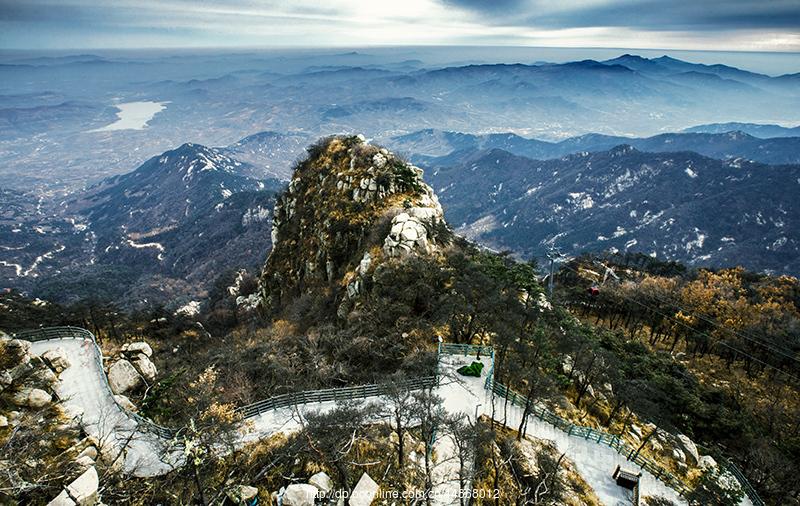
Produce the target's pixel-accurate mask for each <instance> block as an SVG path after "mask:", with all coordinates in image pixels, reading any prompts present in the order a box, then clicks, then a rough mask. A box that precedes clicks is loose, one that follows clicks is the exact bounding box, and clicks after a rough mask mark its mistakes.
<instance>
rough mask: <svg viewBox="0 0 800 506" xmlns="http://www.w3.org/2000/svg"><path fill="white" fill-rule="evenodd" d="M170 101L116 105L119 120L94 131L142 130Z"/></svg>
mask: <svg viewBox="0 0 800 506" xmlns="http://www.w3.org/2000/svg"><path fill="white" fill-rule="evenodd" d="M168 103H169V102H126V103H124V104H117V105H115V106H114V107H116V108H117V109H119V112H118V113H117V121H115V122H114V123H111V124H110V125H106V126H104V127H102V128H97V129H95V130H91V131H92V132H110V131H113V130H142V129H144V128H145V127H146V126H147V123H149V122H150V120H151V119H153V116H155V115H156V114H158V113H160V112H161V111H163V110H164V109H166V108H167V105H166V104H168Z"/></svg>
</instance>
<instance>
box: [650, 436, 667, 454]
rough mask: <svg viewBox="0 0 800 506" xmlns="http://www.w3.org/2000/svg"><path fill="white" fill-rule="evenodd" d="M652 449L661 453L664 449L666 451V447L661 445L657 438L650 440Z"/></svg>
mask: <svg viewBox="0 0 800 506" xmlns="http://www.w3.org/2000/svg"><path fill="white" fill-rule="evenodd" d="M650 449H651V450H653V451H654V452H656V453H661V452H662V451H664V447H663V446H661V443H659V442H658V441H656V440H655V439H653V440H651V441H650Z"/></svg>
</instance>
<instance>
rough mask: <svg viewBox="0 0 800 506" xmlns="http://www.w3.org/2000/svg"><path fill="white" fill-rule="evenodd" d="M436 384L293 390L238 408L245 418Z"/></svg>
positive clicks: (426, 379)
mask: <svg viewBox="0 0 800 506" xmlns="http://www.w3.org/2000/svg"><path fill="white" fill-rule="evenodd" d="M434 386H436V376H428V377H424V378H415V379H410V380H405V381H401V382H396V383H378V384H371V385H360V386H355V387H344V388H326V389H323V390H309V391H305V392H293V393H287V394H281V395H276V396H274V397H270V398H268V399H264V400H261V401H258V402H254V403H252V404H248V405H247V406H242V407H239V408H236V410H235V411H236V412H237V413H240V414H241V415H242V417H243V418H251V417H254V416H258V415H260V414H262V413H265V412H267V411H273V410H276V409H280V408H285V407H289V406H299V405H303V404H311V403H315V402H332V401H345V400H355V399H364V398H367V397H378V396H381V395H386V394H388V393H389V392H391V391H393V390H395V389H398V388H400V389H405V390H421V389H423V388H432V387H434Z"/></svg>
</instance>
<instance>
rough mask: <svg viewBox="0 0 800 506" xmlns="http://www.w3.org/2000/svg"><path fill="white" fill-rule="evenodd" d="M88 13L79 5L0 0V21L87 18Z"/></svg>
mask: <svg viewBox="0 0 800 506" xmlns="http://www.w3.org/2000/svg"><path fill="white" fill-rule="evenodd" d="M88 18H90V15H89V14H88V13H87V12H86V11H85V9H82V8H80V7H76V6H72V5H59V4H56V3H47V2H20V1H19V0H0V21H5V22H37V23H41V22H47V21H55V20H62V21H63V20H69V21H81V20H88Z"/></svg>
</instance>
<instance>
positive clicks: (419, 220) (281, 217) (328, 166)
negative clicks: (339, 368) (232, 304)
mask: <svg viewBox="0 0 800 506" xmlns="http://www.w3.org/2000/svg"><path fill="white" fill-rule="evenodd" d="M422 174H423V172H422V169H420V168H418V167H415V166H413V165H411V164H410V163H408V162H406V161H404V160H402V159H400V158H399V157H397V156H396V155H394V154H393V153H391V152H390V151H388V150H386V149H383V148H380V147H378V146H373V145H371V144H369V143H367V142H366V141H365V140H364V137H363V136H334V137H328V138H325V139H322V140H320V141H319V142H317V143H316V144H315V145H313V146H311V147H310V148H309V149H308V157H307V158H306V159H305V160H304V161H302V162H300V163H299V164H298V165H297V167H296V169H295V172H294V175H293V177H292V180H291V182H290V183H289V186H288V188H287V189H286V191H285V192H284V193H283V194H282V195H281V196H280V197H279V198H278V202H277V203H276V205H275V213H274V219H273V231H272V242H273V249H272V251H271V253H270V255H269V258H268V259H267V263H266V265H265V267H264V271H263V273H262V277H261V286H262V294H263V299H264V302H265V303H266V305H267V307H268V308H269V309H270V310H272V311H275V310H278V309H280V308H281V307H282V306H284V305H285V303H286V302H287V301H288V300H290V299H292V298H294V297H296V296H299V295H302V294H303V293H307V292H311V291H318V293H319V291H321V292H322V293H326V294H328V295H329V296H335V297H337V299H339V300H341V304H340V306H339V314H340V316H346V315H347V314H348V313H349V311H350V310H351V309H353V307H354V306H355V305H357V298H358V295H359V293H360V292H361V290H362V288H363V287H364V286H365V284H368V283H367V281H368V279H369V277H370V276H371V274H372V273H373V272H374V270H375V268H376V266H377V265H379V264H382V263H387V262H392V261H400V260H401V259H402V258H404V257H406V256H409V255H428V254H435V253H436V252H437V251H438V248H439V246H441V245H443V244H444V243H445V242H446V241H447V238H448V235H447V233H446V225H445V224H444V215H443V212H442V208H441V206H440V205H439V201H438V199H437V198H436V195H435V194H434V193H433V190H432V189H431V187H430V186H428V185H427V184H425V183H424V182H423V180H422Z"/></svg>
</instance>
